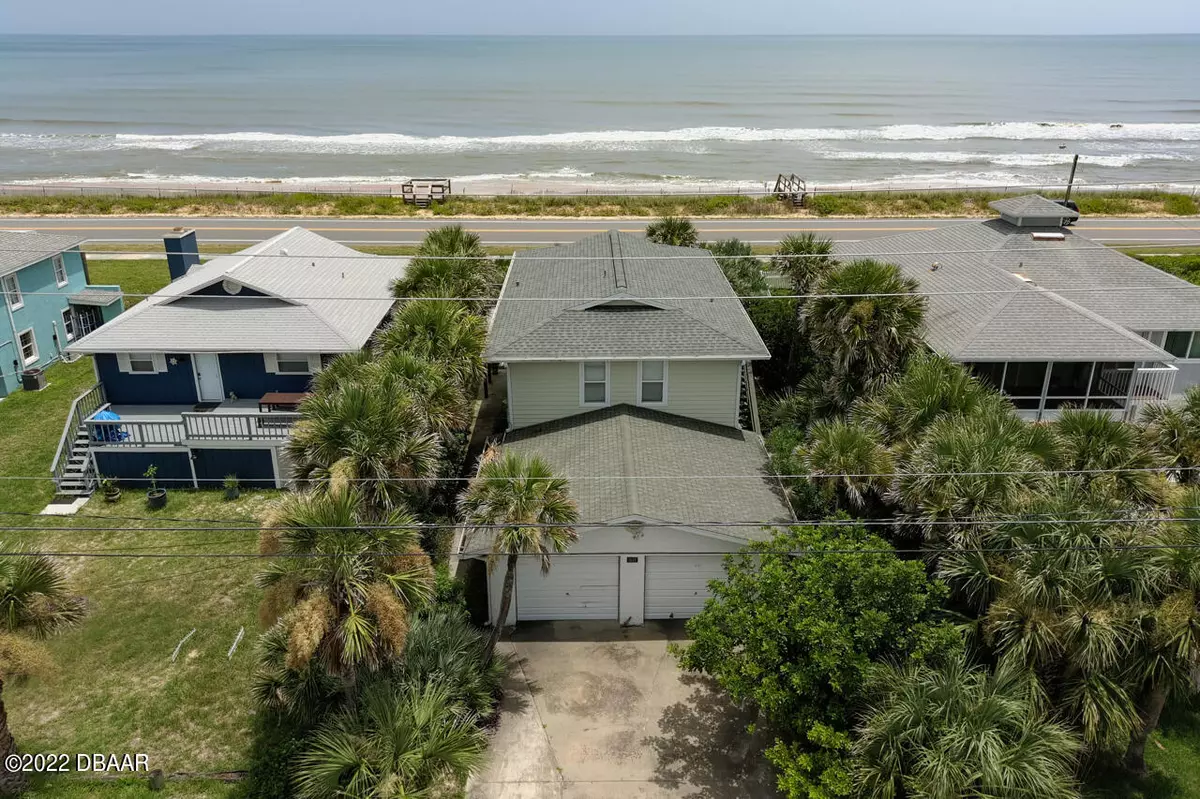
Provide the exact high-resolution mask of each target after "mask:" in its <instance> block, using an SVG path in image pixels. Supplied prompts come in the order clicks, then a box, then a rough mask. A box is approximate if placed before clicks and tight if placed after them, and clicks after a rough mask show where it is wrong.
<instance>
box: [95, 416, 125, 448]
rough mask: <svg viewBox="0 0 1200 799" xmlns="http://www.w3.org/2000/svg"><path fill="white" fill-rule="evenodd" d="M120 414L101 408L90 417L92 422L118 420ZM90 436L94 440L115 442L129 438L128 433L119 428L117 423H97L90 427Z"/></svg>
mask: <svg viewBox="0 0 1200 799" xmlns="http://www.w3.org/2000/svg"><path fill="white" fill-rule="evenodd" d="M120 418H121V417H120V416H118V415H117V414H115V413H113V412H112V411H109V410H103V411H100V412H99V413H97V414H96V415H95V416H93V417H92V421H94V422H107V421H110V420H112V421H119V420H120ZM92 438H93V439H95V440H96V441H105V442H110V443H111V442H117V441H125V440H126V439H128V438H129V433H127V432H126V431H124V430H122V429H121V425H119V424H99V425H96V426H95V427H93V428H92Z"/></svg>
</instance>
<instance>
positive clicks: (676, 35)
mask: <svg viewBox="0 0 1200 799" xmlns="http://www.w3.org/2000/svg"><path fill="white" fill-rule="evenodd" d="M4 36H56V37H72V38H82V39H102V38H138V39H149V38H155V39H237V38H249V37H258V38H263V37H278V38H284V37H310V38H316V39H332V38H338V37H355V38H363V39H420V38H431V39H433V38H436V39H488V38H490V39H737V38H753V39H820V38H863V39H910V38H930V39H959V38H978V39H1098V38H1132V37H1151V36H1156V37H1166V36H1170V37H1187V36H1200V30H1196V31H1186V32H1179V31H1156V32H1140V33H1115V32H1114V33H983V32H971V33H965V32H960V33H915V32H913V33H852V32H824V33H350V32H342V33H320V32H309V33H280V32H267V31H264V32H254V33H91V32H78V33H76V32H69V33H64V32H62V31H0V37H4Z"/></svg>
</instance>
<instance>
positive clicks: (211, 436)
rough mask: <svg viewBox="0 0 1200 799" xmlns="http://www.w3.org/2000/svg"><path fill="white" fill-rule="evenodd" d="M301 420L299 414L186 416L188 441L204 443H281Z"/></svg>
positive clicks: (185, 427)
mask: <svg viewBox="0 0 1200 799" xmlns="http://www.w3.org/2000/svg"><path fill="white" fill-rule="evenodd" d="M298 421H300V414H298V413H280V412H278V411H272V412H271V413H245V414H242V413H185V414H183V426H184V438H186V439H188V440H201V441H281V440H283V439H285V438H287V437H288V436H289V435H291V432H292V427H293V426H294V425H295V424H296V422H298Z"/></svg>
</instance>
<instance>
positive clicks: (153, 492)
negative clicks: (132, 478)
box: [142, 463, 167, 510]
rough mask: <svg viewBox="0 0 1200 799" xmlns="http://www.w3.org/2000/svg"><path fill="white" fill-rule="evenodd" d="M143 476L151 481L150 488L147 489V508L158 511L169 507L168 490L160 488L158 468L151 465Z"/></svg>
mask: <svg viewBox="0 0 1200 799" xmlns="http://www.w3.org/2000/svg"><path fill="white" fill-rule="evenodd" d="M142 476H143V477H145V478H146V479H147V480H149V481H150V487H149V488H148V489H146V506H147V507H149V508H150V509H151V510H158V509H159V508H165V507H166V506H167V489H165V488H159V487H158V480H157V479H156V478H157V477H158V466H156V465H155V464H153V463H152V464H150V467H149V468H148V469H146V471H145V472H143V473H142Z"/></svg>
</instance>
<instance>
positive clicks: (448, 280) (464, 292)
mask: <svg viewBox="0 0 1200 799" xmlns="http://www.w3.org/2000/svg"><path fill="white" fill-rule="evenodd" d="M499 277H500V275H499V270H498V268H497V266H496V262H495V261H494V260H493V259H492V258H490V257H489V256H488V255H487V252H486V251H485V250H484V248H483V244H482V243H481V242H480V240H479V236H478V235H476V234H475V233H471V232H469V231H467V230H466V229H465V228H463V226H462V225H446V226H444V227H440V228H436V229H434V230H431V231H429V232H428V233H427V234H425V238H424V240H423V241H422V242H421V246H420V247H418V248H417V257H416V258H414V259H413V260H412V262H411V263H410V264H409V265H408V268H407V269H406V270H405V272H404V276H403V277H401V278H399V279H398V280H397V281H396V282H395V283H393V284H392V294H393V295H395V296H397V297H420V296H427V297H490V296H493V295H495V293H496V291H495V286H496V285H497V284H498V282H499ZM479 304H480V303H472V304H471V305H470V307H472V308H475V307H478V305H479Z"/></svg>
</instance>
